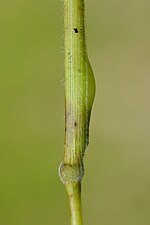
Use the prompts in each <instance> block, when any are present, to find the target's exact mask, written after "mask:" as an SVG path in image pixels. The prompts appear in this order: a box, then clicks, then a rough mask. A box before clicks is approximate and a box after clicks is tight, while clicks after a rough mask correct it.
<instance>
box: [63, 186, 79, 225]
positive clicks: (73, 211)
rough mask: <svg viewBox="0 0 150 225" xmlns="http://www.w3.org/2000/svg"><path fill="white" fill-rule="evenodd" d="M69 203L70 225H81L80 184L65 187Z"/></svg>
mask: <svg viewBox="0 0 150 225" xmlns="http://www.w3.org/2000/svg"><path fill="white" fill-rule="evenodd" d="M66 189H67V193H68V196H69V201H70V218H71V225H82V224H83V223H82V207H81V183H76V184H68V185H66Z"/></svg>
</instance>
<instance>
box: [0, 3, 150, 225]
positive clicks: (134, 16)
mask: <svg viewBox="0 0 150 225" xmlns="http://www.w3.org/2000/svg"><path fill="white" fill-rule="evenodd" d="M86 3H87V12H86V14H87V37H88V38H87V39H88V40H87V41H88V52H89V57H90V59H91V63H92V65H93V69H94V71H95V77H96V82H97V93H96V99H95V103H94V109H93V113H92V121H91V129H90V134H91V136H90V146H89V150H88V152H87V155H86V158H85V169H86V171H85V172H86V174H85V178H84V181H83V213H84V224H86V225H91V224H92V225H101V224H102V225H120V224H121V225H149V224H150V214H149V212H150V103H149V102H150V88H149V87H150V1H149V0H110V1H107V0H100V1H97V0H92V1H90V0H87V1H86ZM63 64H64V56H63V2H61V1H52V0H43V1H39V0H36V1H35V0H21V1H20V0H14V1H10V0H6V1H1V2H0V225H51V224H54V225H59V224H66V225H69V214H68V202H67V197H66V193H65V189H64V187H63V185H62V184H61V182H60V181H59V178H58V175H57V168H58V165H59V163H60V162H61V161H62V159H63V139H64V134H63V132H64V118H63V117H64V97H63V96H64V87H63V85H62V82H61V81H62V79H63V78H64V68H63Z"/></svg>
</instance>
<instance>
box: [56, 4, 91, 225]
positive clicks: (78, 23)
mask: <svg viewBox="0 0 150 225" xmlns="http://www.w3.org/2000/svg"><path fill="white" fill-rule="evenodd" d="M64 40H65V143H64V161H63V162H62V163H61V165H60V168H59V175H60V178H61V180H62V182H63V183H64V185H65V186H66V189H67V193H68V196H69V202H70V214H71V225H82V210H81V182H82V178H83V175H84V167H83V158H84V154H85V151H86V148H87V146H88V143H89V122H90V115H91V109H92V104H93V100H94V96H95V80H94V76H93V71H92V68H91V66H90V63H89V60H88V57H87V51H86V43H85V26H84V0H64Z"/></svg>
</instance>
